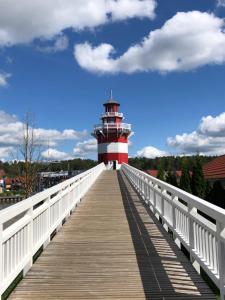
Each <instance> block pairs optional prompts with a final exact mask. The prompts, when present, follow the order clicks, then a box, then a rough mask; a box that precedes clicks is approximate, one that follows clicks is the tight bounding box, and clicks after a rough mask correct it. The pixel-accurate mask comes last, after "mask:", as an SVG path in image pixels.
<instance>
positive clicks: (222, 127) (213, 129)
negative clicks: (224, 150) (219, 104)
mask: <svg viewBox="0 0 225 300" xmlns="http://www.w3.org/2000/svg"><path fill="white" fill-rule="evenodd" d="M198 131H199V132H200V133H202V134H204V135H208V136H219V137H220V136H221V137H225V112H224V113H221V114H220V115H218V116H216V117H213V116H207V117H203V118H202V120H201V123H200V125H199V128H198Z"/></svg>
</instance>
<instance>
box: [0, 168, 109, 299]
mask: <svg viewBox="0 0 225 300" xmlns="http://www.w3.org/2000/svg"><path fill="white" fill-rule="evenodd" d="M104 169H105V165H104V164H103V163H102V164H100V165H98V166H96V167H94V168H92V169H90V170H88V171H86V172H84V173H82V174H80V175H77V176H75V177H73V178H71V179H68V180H66V181H64V182H62V183H60V184H58V185H56V186H53V187H52V188H49V189H47V190H45V191H43V192H41V193H38V194H36V195H34V196H32V197H30V198H28V199H26V200H23V201H21V202H20V203H17V204H15V205H12V206H10V207H8V208H6V209H3V210H1V211H0V298H1V295H2V294H3V293H4V291H5V290H6V289H7V288H8V286H9V285H10V284H11V283H12V282H13V281H14V279H15V278H16V277H17V276H18V274H20V272H21V271H23V272H24V273H26V272H27V271H28V270H29V268H30V267H31V265H32V260H33V255H34V254H35V253H36V252H37V251H38V249H40V247H41V246H44V247H45V246H46V245H47V244H48V242H49V241H50V237H51V234H52V233H53V232H54V231H56V230H57V229H58V228H59V227H60V226H61V225H62V222H63V220H65V219H66V218H67V217H68V216H69V215H70V213H71V211H72V210H74V208H75V207H76V205H77V203H78V202H80V199H81V198H82V197H83V196H84V195H85V193H86V192H87V191H88V190H89V188H90V187H91V185H92V184H93V183H94V181H95V180H96V179H97V177H98V176H99V175H100V174H101V172H102V171H103V170H104Z"/></svg>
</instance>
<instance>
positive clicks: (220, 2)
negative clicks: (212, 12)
mask: <svg viewBox="0 0 225 300" xmlns="http://www.w3.org/2000/svg"><path fill="white" fill-rule="evenodd" d="M217 6H218V7H220V6H221V7H225V0H217Z"/></svg>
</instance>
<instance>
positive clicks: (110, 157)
mask: <svg viewBox="0 0 225 300" xmlns="http://www.w3.org/2000/svg"><path fill="white" fill-rule="evenodd" d="M119 106H120V104H119V103H118V102H117V101H115V100H114V99H113V97H112V91H111V94H110V99H109V100H108V101H107V102H106V103H104V107H105V112H104V113H103V114H102V116H101V118H100V119H101V121H102V123H101V124H98V125H95V126H94V131H93V133H92V135H93V136H94V137H95V138H96V139H97V142H98V161H99V163H101V162H104V163H105V164H106V167H107V168H108V169H119V168H120V167H121V164H122V163H128V137H129V135H130V133H131V125H130V124H127V123H123V122H122V121H123V119H124V117H123V113H120V112H119Z"/></svg>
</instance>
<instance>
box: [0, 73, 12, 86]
mask: <svg viewBox="0 0 225 300" xmlns="http://www.w3.org/2000/svg"><path fill="white" fill-rule="evenodd" d="M10 77H11V74H8V73H4V72H0V87H5V86H7V85H8V79H9V78H10Z"/></svg>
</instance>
